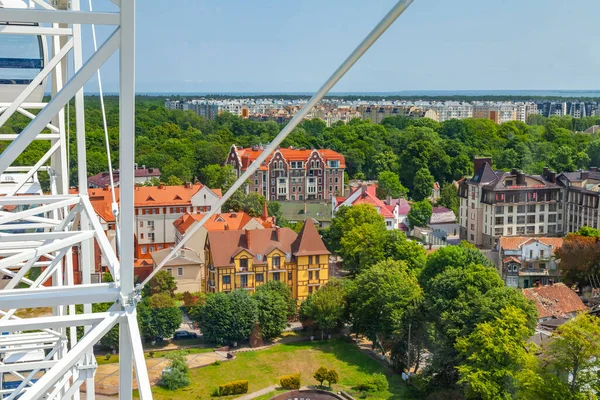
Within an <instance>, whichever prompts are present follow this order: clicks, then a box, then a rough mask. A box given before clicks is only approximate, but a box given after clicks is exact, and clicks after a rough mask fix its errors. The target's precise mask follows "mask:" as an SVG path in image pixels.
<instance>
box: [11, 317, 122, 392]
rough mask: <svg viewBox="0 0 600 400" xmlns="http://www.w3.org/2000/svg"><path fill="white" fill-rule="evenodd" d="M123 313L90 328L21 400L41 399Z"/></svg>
mask: <svg viewBox="0 0 600 400" xmlns="http://www.w3.org/2000/svg"><path fill="white" fill-rule="evenodd" d="M123 317H124V312H113V313H111V314H110V315H109V316H108V317H107V318H106V319H104V320H102V322H100V323H99V324H98V325H96V326H95V327H94V328H92V329H91V330H90V331H89V332H88V333H87V334H86V335H85V336H84V337H83V338H82V339H81V340H80V341H79V342H78V343H77V344H76V345H75V347H73V348H72V349H71V351H69V352H68V353H67V354H66V355H65V356H64V358H63V359H61V360H60V361H58V362H57V363H56V364H55V365H54V366H53V367H52V368H51V369H50V370H49V371H48V372H46V374H45V375H44V376H43V377H41V378H40V379H39V380H38V381H37V382H36V384H35V385H34V386H33V387H32V388H31V389H29V390H27V392H25V394H23V396H22V397H21V400H35V399H39V398H41V397H42V396H43V395H44V394H45V393H46V392H47V391H48V390H50V389H51V388H52V386H53V384H54V382H56V381H57V380H58V379H59V378H60V377H61V376H63V375H65V374H66V373H67V372H68V371H69V370H70V369H71V368H72V367H73V366H74V365H75V363H76V362H77V361H78V360H79V359H80V358H81V357H83V356H84V354H85V352H86V351H88V349H90V348H91V346H93V345H94V344H95V343H96V342H98V340H100V338H101V337H102V336H104V335H105V334H106V333H107V332H108V331H109V330H110V329H111V328H112V327H113V326H114V325H115V324H116V323H118V322H119V320H120V319H121V318H123Z"/></svg>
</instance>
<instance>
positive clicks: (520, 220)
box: [517, 215, 525, 224]
mask: <svg viewBox="0 0 600 400" xmlns="http://www.w3.org/2000/svg"><path fill="white" fill-rule="evenodd" d="M524 223H525V216H524V215H518V216H517V224H524Z"/></svg>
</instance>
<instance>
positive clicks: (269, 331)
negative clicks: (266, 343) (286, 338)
mask: <svg viewBox="0 0 600 400" xmlns="http://www.w3.org/2000/svg"><path fill="white" fill-rule="evenodd" d="M252 298H253V299H254V301H255V302H256V308H257V311H258V323H259V324H260V333H261V335H262V337H263V338H264V339H267V340H271V339H274V338H276V337H278V336H279V335H281V332H283V330H284V329H285V327H286V326H287V312H288V310H287V304H286V302H285V298H284V297H283V296H282V295H281V294H280V293H279V292H276V291H273V290H261V291H257V292H256V293H255V294H254V295H253V296H252Z"/></svg>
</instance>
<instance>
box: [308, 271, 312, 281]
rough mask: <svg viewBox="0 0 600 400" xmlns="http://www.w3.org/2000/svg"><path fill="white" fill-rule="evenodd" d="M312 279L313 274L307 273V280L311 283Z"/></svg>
mask: <svg viewBox="0 0 600 400" xmlns="http://www.w3.org/2000/svg"><path fill="white" fill-rule="evenodd" d="M312 279H313V272H312V271H308V280H309V281H312Z"/></svg>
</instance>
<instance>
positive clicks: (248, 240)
mask: <svg viewBox="0 0 600 400" xmlns="http://www.w3.org/2000/svg"><path fill="white" fill-rule="evenodd" d="M244 236H246V248H247V249H248V250H250V231H249V230H248V229H244Z"/></svg>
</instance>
